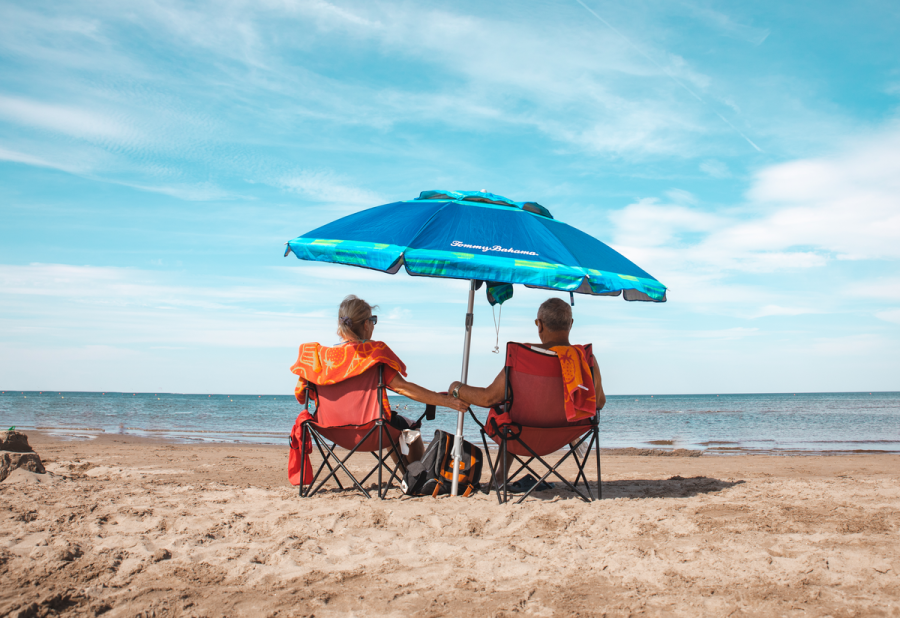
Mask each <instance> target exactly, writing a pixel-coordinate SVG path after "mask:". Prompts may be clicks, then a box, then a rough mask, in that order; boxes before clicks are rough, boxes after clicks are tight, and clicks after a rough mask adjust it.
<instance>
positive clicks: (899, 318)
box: [875, 309, 900, 324]
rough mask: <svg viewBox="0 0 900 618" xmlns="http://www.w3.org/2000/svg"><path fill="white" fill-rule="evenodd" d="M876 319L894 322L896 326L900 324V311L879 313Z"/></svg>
mask: <svg viewBox="0 0 900 618" xmlns="http://www.w3.org/2000/svg"><path fill="white" fill-rule="evenodd" d="M875 317H876V318H878V319H879V320H884V321H885V322H893V323H894V324H900V309H890V310H888V311H879V312H878V313H876V314H875Z"/></svg>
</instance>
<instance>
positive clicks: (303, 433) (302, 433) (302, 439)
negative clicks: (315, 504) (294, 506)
mask: <svg viewBox="0 0 900 618" xmlns="http://www.w3.org/2000/svg"><path fill="white" fill-rule="evenodd" d="M304 476H306V425H303V426H302V428H301V429H300V497H301V498H302V497H303V477H304ZM311 480H312V479H311Z"/></svg>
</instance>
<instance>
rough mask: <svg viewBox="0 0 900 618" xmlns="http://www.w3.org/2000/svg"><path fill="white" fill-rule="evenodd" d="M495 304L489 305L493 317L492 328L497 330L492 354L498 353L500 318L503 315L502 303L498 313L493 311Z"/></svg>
mask: <svg viewBox="0 0 900 618" xmlns="http://www.w3.org/2000/svg"><path fill="white" fill-rule="evenodd" d="M494 309H496V306H495V305H491V316H493V318H494V330H495V331H496V332H497V339H496V340H495V341H494V349H493V350H491V352H493V353H494V354H500V318H502V317H503V305H500V315H497V314H496V313H494Z"/></svg>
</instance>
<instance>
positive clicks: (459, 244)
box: [450, 240, 537, 255]
mask: <svg viewBox="0 0 900 618" xmlns="http://www.w3.org/2000/svg"><path fill="white" fill-rule="evenodd" d="M450 246H451V247H462V248H463V249H477V250H479V251H482V252H484V251H499V252H501V253H518V254H520V255H537V253H536V252H534V251H522V250H521V249H513V248H511V247H501V246H500V245H494V246H493V247H487V246H483V245H467V244H466V243H464V242H460V241H458V240H454V241H453V242H451V243H450Z"/></svg>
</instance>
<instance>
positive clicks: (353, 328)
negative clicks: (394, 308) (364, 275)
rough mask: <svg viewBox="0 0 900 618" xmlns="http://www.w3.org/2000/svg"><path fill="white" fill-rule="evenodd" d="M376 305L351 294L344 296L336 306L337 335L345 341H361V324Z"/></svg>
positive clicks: (369, 315) (370, 315) (370, 314)
mask: <svg viewBox="0 0 900 618" xmlns="http://www.w3.org/2000/svg"><path fill="white" fill-rule="evenodd" d="M377 307H378V305H370V304H369V303H367V302H366V301H364V300H363V299H361V298H357V297H356V296H354V295H353V294H351V295H350V296H348V297H347V298H345V299H344V300H343V301H341V306H340V307H338V329H337V334H338V336H339V337H340V338H341V339H344V340H346V341H362V338H363V335H362V333H363V325H364V323H365V321H366V320H367V319H368V318H370V317H372V311H373V310H374V309H376V308H377Z"/></svg>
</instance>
